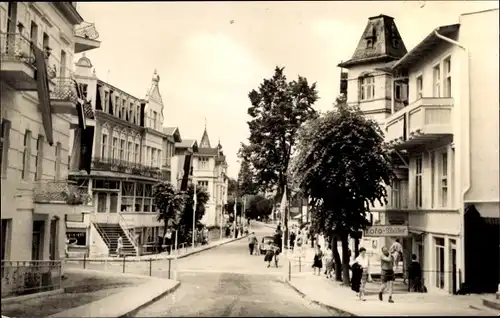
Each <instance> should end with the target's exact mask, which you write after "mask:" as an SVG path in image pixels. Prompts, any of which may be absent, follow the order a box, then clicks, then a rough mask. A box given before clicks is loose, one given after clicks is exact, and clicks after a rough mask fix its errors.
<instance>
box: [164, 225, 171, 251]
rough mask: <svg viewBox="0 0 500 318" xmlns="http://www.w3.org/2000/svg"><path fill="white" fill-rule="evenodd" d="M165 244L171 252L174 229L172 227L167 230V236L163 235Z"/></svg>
mask: <svg viewBox="0 0 500 318" xmlns="http://www.w3.org/2000/svg"><path fill="white" fill-rule="evenodd" d="M163 244H164V245H165V248H166V250H167V253H169V254H170V250H171V249H170V248H169V247H170V245H171V244H172V230H171V229H170V228H168V229H167V231H166V232H165V236H163Z"/></svg>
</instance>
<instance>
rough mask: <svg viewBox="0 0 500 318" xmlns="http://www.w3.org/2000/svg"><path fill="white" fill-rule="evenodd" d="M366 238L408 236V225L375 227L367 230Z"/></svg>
mask: <svg viewBox="0 0 500 318" xmlns="http://www.w3.org/2000/svg"><path fill="white" fill-rule="evenodd" d="M364 234H365V237H380V236H397V237H399V236H408V235H409V231H408V226H407V225H374V226H369V227H368V228H367V229H366V230H365V233H364Z"/></svg>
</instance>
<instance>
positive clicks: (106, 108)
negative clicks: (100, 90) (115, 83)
mask: <svg viewBox="0 0 500 318" xmlns="http://www.w3.org/2000/svg"><path fill="white" fill-rule="evenodd" d="M103 104H104V111H105V112H106V113H107V112H108V107H109V92H108V91H104V103H103Z"/></svg>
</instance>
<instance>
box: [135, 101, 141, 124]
mask: <svg viewBox="0 0 500 318" xmlns="http://www.w3.org/2000/svg"><path fill="white" fill-rule="evenodd" d="M135 117H136V118H137V119H136V124H137V125H140V124H141V106H137V113H136V114H135Z"/></svg>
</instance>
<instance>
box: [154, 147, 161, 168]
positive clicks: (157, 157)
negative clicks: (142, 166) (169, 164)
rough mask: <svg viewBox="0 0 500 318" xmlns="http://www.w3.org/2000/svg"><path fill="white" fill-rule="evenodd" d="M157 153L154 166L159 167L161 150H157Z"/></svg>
mask: <svg viewBox="0 0 500 318" xmlns="http://www.w3.org/2000/svg"><path fill="white" fill-rule="evenodd" d="M156 152H157V155H156V166H155V167H160V164H161V158H162V157H161V154H162V152H161V150H157V151H156Z"/></svg>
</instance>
